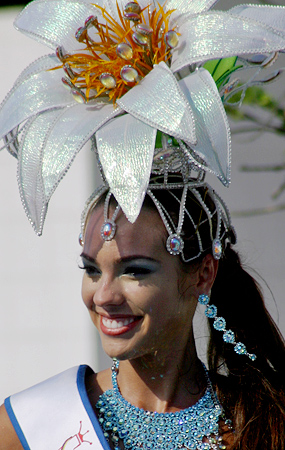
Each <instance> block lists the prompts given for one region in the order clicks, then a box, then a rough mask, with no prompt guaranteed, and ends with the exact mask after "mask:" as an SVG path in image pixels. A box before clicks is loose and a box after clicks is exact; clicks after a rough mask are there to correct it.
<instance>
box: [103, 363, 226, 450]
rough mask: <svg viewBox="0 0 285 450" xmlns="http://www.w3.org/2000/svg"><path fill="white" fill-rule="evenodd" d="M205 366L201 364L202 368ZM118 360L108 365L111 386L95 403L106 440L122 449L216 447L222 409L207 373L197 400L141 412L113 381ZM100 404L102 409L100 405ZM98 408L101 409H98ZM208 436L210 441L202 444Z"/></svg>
mask: <svg viewBox="0 0 285 450" xmlns="http://www.w3.org/2000/svg"><path fill="white" fill-rule="evenodd" d="M204 368H205V367H204ZM117 372H118V361H115V362H114V364H113V367H112V383H113V389H110V390H108V391H106V392H104V393H103V394H102V395H101V396H100V397H99V400H98V402H97V404H96V408H97V409H98V410H99V423H100V424H103V425H102V427H103V429H104V430H106V429H108V433H106V431H105V432H104V436H105V437H106V438H107V441H111V442H113V443H114V444H115V445H114V447H115V448H117V447H120V445H119V441H120V440H121V441H122V443H123V446H124V448H125V449H141V450H181V449H185V450H186V449H187V450H197V449H200V450H202V449H203V450H213V449H217V448H218V445H219V442H220V438H219V421H220V418H221V416H222V417H223V420H225V418H224V413H223V409H222V407H221V405H220V403H219V401H218V398H217V395H216V393H215V392H214V390H213V387H212V384H211V381H210V379H209V376H208V372H207V371H206V368H205V374H206V378H207V389H206V392H205V394H204V395H203V397H202V398H200V400H198V402H197V403H195V404H194V405H193V406H190V407H189V408H187V409H185V410H182V411H179V412H174V413H157V412H151V411H145V410H143V409H141V408H137V407H135V406H133V405H131V404H130V403H128V402H127V401H126V400H125V399H124V398H123V397H122V395H121V393H120V391H119V387H118V383H117ZM102 405H104V408H103V406H102ZM102 409H103V410H104V411H102ZM209 436H211V443H209V444H208V443H207V444H205V443H203V438H204V437H209Z"/></svg>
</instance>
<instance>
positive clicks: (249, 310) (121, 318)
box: [0, 188, 285, 450]
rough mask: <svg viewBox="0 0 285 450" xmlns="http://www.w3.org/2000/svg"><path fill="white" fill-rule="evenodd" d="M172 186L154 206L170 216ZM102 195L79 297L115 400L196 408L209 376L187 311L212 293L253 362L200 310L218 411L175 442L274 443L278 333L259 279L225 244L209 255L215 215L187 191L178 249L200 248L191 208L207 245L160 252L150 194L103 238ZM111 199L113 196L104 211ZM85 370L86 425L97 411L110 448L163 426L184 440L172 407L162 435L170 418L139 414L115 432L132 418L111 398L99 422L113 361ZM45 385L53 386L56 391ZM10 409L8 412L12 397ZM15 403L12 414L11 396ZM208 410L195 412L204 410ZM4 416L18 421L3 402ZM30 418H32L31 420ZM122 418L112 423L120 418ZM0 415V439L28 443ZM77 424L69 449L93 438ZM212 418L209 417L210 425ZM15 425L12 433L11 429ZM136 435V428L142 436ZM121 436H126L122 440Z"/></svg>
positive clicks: (279, 403) (279, 419) (152, 407)
mask: <svg viewBox="0 0 285 450" xmlns="http://www.w3.org/2000/svg"><path fill="white" fill-rule="evenodd" d="M173 193H174V194H175V195H178V189H176V190H175V189H174V190H172V191H161V192H159V194H160V195H156V198H159V201H160V204H161V205H168V211H169V212H171V213H172V218H173V220H176V221H177V219H178V215H179V208H178V205H177V201H176V200H174V201H173V197H172V194H173ZM201 193H203V199H204V201H205V203H206V205H207V206H208V207H209V208H211V210H212V212H213V213H214V209H215V206H214V205H213V203H212V199H211V196H210V195H209V194H207V192H206V191H205V189H204V188H203V189H201ZM104 197H106V195H105V196H103V197H101V198H99V201H98V199H96V201H95V202H94V201H92V203H91V205H90V206H89V212H88V214H87V224H86V230H85V233H84V247H83V252H82V268H83V269H84V271H85V273H84V277H83V284H82V297H83V300H84V303H85V305H86V307H87V308H88V310H89V312H90V316H91V318H92V321H93V323H94V324H95V326H96V327H97V329H98V331H99V333H100V337H101V340H102V344H103V347H104V350H105V352H106V353H107V354H108V355H109V356H110V357H112V358H116V359H117V360H119V361H120V364H119V366H118V365H116V368H115V369H114V370H113V374H116V373H117V383H118V386H119V390H120V393H121V394H122V396H123V398H124V399H125V400H126V401H127V402H129V403H130V404H131V405H134V407H136V408H142V409H143V410H145V411H156V412H157V413H162V414H161V415H160V419H161V420H162V419H165V418H166V417H168V419H170V415H169V413H171V412H177V411H181V410H185V409H187V408H189V407H190V408H191V407H193V408H194V409H193V410H191V409H190V411H189V412H188V415H189V414H190V416H191V415H192V416H193V415H194V416H195V414H194V413H195V408H196V406H197V404H199V403H197V402H199V400H200V399H201V398H203V396H204V395H205V390H206V389H208V390H209V384H208V383H209V381H208V380H207V376H208V375H206V372H205V369H204V368H203V366H202V364H201V362H200V361H199V359H198V357H197V353H196V347H195V341H194V337H193V327H192V319H193V315H194V312H195V309H196V307H197V303H198V299H200V301H201V296H202V297H203V296H204V297H205V295H210V293H211V302H210V304H211V305H213V304H215V305H217V306H218V313H219V315H220V316H225V317H226V318H227V327H228V328H230V329H232V330H234V331H235V338H236V340H242V341H243V342H246V346H247V348H248V349H250V351H254V352H255V354H256V359H254V360H251V359H250V358H248V356H247V355H245V354H238V353H236V352H235V351H233V347H232V345H231V344H230V343H227V342H225V341H223V339H222V338H221V332H220V331H218V330H216V329H215V328H214V327H213V319H212V318H209V325H210V328H211V340H210V344H209V353H208V363H209V367H210V368H211V371H210V379H211V382H212V383H213V387H214V389H215V392H216V394H213V402H214V403H213V404H212V405H210V406H211V411H212V414H213V411H215V407H214V405H217V406H216V407H217V408H218V413H217V415H216V416H215V417H214V419H213V418H212V421H210V424H211V427H212V430H213V432H212V433H209V430H207V433H209V435H208V437H207V436H206V437H203V438H202V439H199V438H198V437H197V440H196V441H195V440H193V444H192V445H193V446H192V447H191V445H190V442H192V441H191V436H190V434H188V433H187V432H186V429H187V428H183V430H184V431H183V433H182V431H181V430H182V427H180V428H179V430H180V434H178V435H179V436H181V435H182V438H181V439H182V441H181V443H182V444H183V445H184V447H183V446H182V448H195V449H196V448H205V449H206V448H221V449H222V448H223V449H238V448H242V449H244V448H251V449H267V450H268V449H283V448H284V442H285V440H284V436H285V430H284V424H285V420H284V419H285V410H284V407H285V398H284V379H285V378H284V372H285V367H284V361H285V360H284V351H285V348H284V341H283V340H282V338H281V336H280V335H279V333H278V330H277V328H276V327H275V325H274V323H273V321H272V319H271V318H270V316H269V314H268V313H267V311H266V309H265V307H264V303H263V300H262V296H261V294H260V291H259V289H258V287H257V286H256V284H255V282H254V280H253V279H252V278H251V277H250V276H249V275H248V274H247V273H246V272H245V271H244V270H243V268H242V267H241V265H240V263H239V259H238V256H237V255H236V253H235V252H234V250H233V249H232V248H231V245H230V243H228V244H227V247H226V249H225V254H224V256H223V257H222V258H221V260H220V261H218V260H217V259H215V258H214V256H213V255H212V252H211V239H210V232H209V229H210V228H211V227H216V226H217V223H216V220H215V215H213V220H212V221H209V220H207V214H206V212H205V210H203V209H202V208H201V205H200V204H198V202H197V200H196V201H195V198H193V194H192V193H191V192H190V191H189V193H188V197H187V201H186V215H185V222H184V226H183V232H182V235H183V240H184V243H185V247H184V254H183V257H184V258H185V257H187V258H190V257H191V256H192V257H193V255H195V253H196V254H197V239H196V237H195V235H193V225H192V226H191V223H190V219H189V217H188V214H187V212H188V211H191V217H192V219H193V220H194V222H196V221H199V223H200V225H199V228H198V230H199V232H200V235H201V238H202V242H203V246H204V248H205V251H204V252H203V254H202V255H201V256H200V257H199V258H196V259H195V260H194V262H193V261H192V262H191V263H185V262H183V261H182V258H181V256H178V255H171V254H170V253H169V252H168V251H167V249H166V241H167V238H168V233H167V231H166V228H165V225H164V223H163V222H162V220H161V218H160V215H159V213H158V212H157V210H156V207H155V206H154V204H153V202H152V200H150V199H149V198H148V197H147V198H146V200H145V203H144V206H143V208H142V211H141V213H140V215H139V217H138V219H137V220H136V222H135V223H134V224H131V223H130V222H129V221H128V220H127V219H126V217H125V216H124V214H123V213H122V211H120V212H119V213H118V215H117V218H116V233H115V236H114V237H113V239H111V240H104V239H103V238H102V236H101V229H102V226H104V224H105V218H104V204H106V199H105V198H104ZM116 206H117V204H116V202H115V201H114V200H112V201H111V205H110V208H109V209H110V215H112V214H113V212H114V210H115V208H116ZM190 208H191V209H190ZM223 226H224V224H223ZM213 231H215V229H214V230H213ZM230 231H231V230H230ZM196 232H197V230H196ZM194 234H195V230H194ZM223 235H224V238H223V245H224V243H225V241H226V240H229V239H232V240H233V236H232V235H231V236H230V235H229V233H223ZM198 250H199V249H198ZM113 376H114V375H113ZM84 377H85V380H84V382H85V386H86V394H87V395H88V399H89V402H90V405H91V407H92V410H93V411H94V412H95V414H96V417H97V419H96V418H95V416H94V413H93V416H92V414H91V413H89V414H90V416H91V418H92V421H93V426H95V428H96V427H97V428H96V430H97V429H98V426H99V425H98V422H97V421H98V419H99V423H100V424H101V425H102V429H103V431H104V433H105V436H102V435H100V432H99V433H98V434H99V439H101V442H100V444H101V446H102V447H103V448H109V447H108V445H109V446H110V448H140V446H142V444H143V443H144V444H145V443H146V444H148V445H149V447H147V446H146V447H142V448H160V447H159V445H158V442H160V441H159V440H158V441H157V439H158V438H157V436H159V435H160V434H162V436H163V437H162V438H161V445H164V446H165V445H169V447H166V448H181V447H175V446H174V445H177V443H176V442H175V440H174V437H173V436H176V434H175V433H176V426H175V424H174V423H173V421H174V418H173V417H172V418H171V424H170V426H171V429H172V434H171V435H167V434H166V433H165V434H166V436H165V435H163V433H161V429H162V430H165V429H166V426H167V421H166V422H165V423H163V426H160V428H159V426H158V425H157V423H156V422H155V424H154V419H153V417H152V416H150V417H151V421H150V423H148V422H147V423H144V422H143V421H142V419H141V418H139V417H137V416H136V420H137V422H134V424H132V427H135V429H136V427H138V429H137V431H136V433H134V434H132V433H131V432H132V428H128V427H127V423H126V422H125V423H124V429H125V433H126V435H125V436H124V434H123V429H120V432H121V434H119V432H114V426H115V425H114V423H115V422H116V420H118V421H120V419H121V420H122V419H123V418H124V414H126V413H127V415H128V420H130V417H131V415H132V414H133V413H134V411H132V410H129V411H124V412H122V411H121V412H120V411H118V408H116V407H114V411H113V415H112V420H113V424H112V427H111V429H110V430H109V429H108V426H107V425H106V423H107V422H108V417H109V416H108V415H105V413H104V411H103V412H102V404H104V402H105V404H106V399H104V398H102V397H100V396H101V395H102V393H105V392H106V391H108V390H111V389H112V375H111V369H107V370H105V371H103V372H99V373H98V374H94V373H92V371H91V370H90V369H88V370H86V372H84ZM207 386H208V387H207ZM52 393H53V395H54V396H56V395H58V394H57V392H52V391H51V392H50V394H52ZM45 395H46V394H45ZM216 395H217V397H216ZM29 396H30V402H32V401H33V397H32V396H31V394H29ZM28 398H29V397H28ZM204 398H205V397H204ZM26 399H27V397H26ZM100 400H101V402H103V403H102V404H100V403H99V401H100ZM41 401H43V399H41ZM200 401H201V400H200ZM98 405H99V406H98ZM121 406H122V405H121ZM6 407H7V403H6ZM18 408H19V407H18ZM85 408H87V407H86V403H85ZM219 408H220V409H219ZM87 409H88V408H87ZM7 410H8V412H9V411H10V410H9V407H8V408H7ZM15 411H16V414H17V405H16V408H15ZM206 411H207V410H206ZM206 411H205V410H203V417H205V415H206V414H207V412H206ZM264 411H266V414H264ZM200 412H201V411H200ZM31 414H32V413H31ZM41 414H42V411H41V410H37V412H36V415H37V416H38V415H39V416H41ZM9 415H10V418H11V419H12V421H13V423H14V426H15V421H14V420H13V414H12V415H11V411H10V412H9ZM32 416H33V415H30V416H29V420H30V421H32V419H33V417H32ZM143 419H144V420H145V419H146V417H143ZM40 420H42V417H41V418H40ZM180 420H182V419H181V418H180ZM191 420H194V422H195V424H194V426H195V428H198V430H199V426H200V430H199V431H200V432H202V433H203V432H205V431H206V429H205V424H203V423H200V422H201V420H200V422H199V421H197V418H196V419H191ZM191 420H189V419H188V423H190V425H189V426H190V430H191V432H192V431H193V423H192V422H191ZM197 423H198V424H199V426H197ZM119 424H120V422H119V423H117V428H120V425H119ZM1 425H2V430H3V432H2V434H1V435H2V436H3V437H2V438H1V441H2V444H1V446H2V447H0V448H3V449H5V450H9V449H18V448H19V449H22V448H30V447H25V445H24V446H23V447H22V445H21V444H20V442H19V438H18V437H17V436H16V433H15V431H14V428H13V427H12V425H11V423H9V419H8V416H7V412H6V411H5V410H4V407H3V406H2V411H1ZM84 425H85V428H84V429H82V433H75V434H74V435H70V436H69V437H67V439H66V442H65V444H64V441H62V444H63V445H62V447H59V448H76V446H75V443H76V442H78V445H82V446H83V444H84V445H85V446H86V447H87V446H88V443H89V445H90V443H92V444H93V439H92V437H91V433H90V431H91V430H90V429H88V431H89V433H88V434H86V435H85V434H84V432H85V433H87V428H86V424H85V423H84ZM151 425H152V426H153V427H154V429H155V433H156V437H155V438H154V436H153V435H152V434H150V435H147V430H149V429H150V427H151ZM168 425H169V424H168ZM215 425H218V432H217V430H215ZM20 426H21V425H20ZM33 426H35V424H34V425H33ZM191 427H192V428H191ZM16 430H17V427H16ZM17 432H18V435H19V436H21V433H19V430H18V431H17ZM24 432H25V429H24ZM97 432H98V431H97ZM55 434H56V430H55ZM198 434H199V433H198ZM76 436H77V437H76ZM130 436H131V437H130ZM132 436H133V437H132ZM140 436H143V437H144V438H143V440H141V441H140V440H139V439H140ZM185 436H186V437H187V440H186V437H185ZM209 436H210V437H209ZM28 437H29V432H28ZM117 438H118V439H117ZM126 438H129V439H131V441H130V445H129V446H127V442H128V441H126ZM22 439H23V437H22ZM106 439H107V441H106ZM154 439H155V440H154ZM172 439H173V440H174V442H173V440H172ZM23 442H25V440H22V444H23ZM107 442H108V444H107ZM134 443H135V445H134ZM202 443H203V444H204V446H203V445H202ZM207 443H208V447H207V446H206V444H207ZM71 444H72V445H73V447H71ZM26 445H27V444H26ZM68 445H70V447H69V446H68ZM171 445H173V447H172V446H171ZM187 445H188V446H187ZM194 445H195V447H194ZM197 445H200V446H199V447H198V446H197ZM210 445H211V446H210ZM102 447H98V448H102ZM43 448H49V447H44V446H43ZM83 448H84V447H83ZM94 448H97V447H94Z"/></svg>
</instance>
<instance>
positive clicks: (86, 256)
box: [80, 252, 159, 264]
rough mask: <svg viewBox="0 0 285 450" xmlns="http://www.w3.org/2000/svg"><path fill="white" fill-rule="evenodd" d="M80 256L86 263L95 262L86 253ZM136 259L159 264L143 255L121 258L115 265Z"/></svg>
mask: <svg viewBox="0 0 285 450" xmlns="http://www.w3.org/2000/svg"><path fill="white" fill-rule="evenodd" d="M80 256H81V258H84V259H86V260H87V261H89V262H91V263H93V264H96V260H95V259H94V258H92V257H91V256H89V255H87V254H86V253H84V252H82V253H81V255H80ZM138 259H144V260H147V261H151V262H154V263H156V264H159V261H158V260H157V259H155V258H151V257H150V256H144V255H131V256H123V257H122V258H120V259H118V260H116V263H128V262H131V261H134V260H138Z"/></svg>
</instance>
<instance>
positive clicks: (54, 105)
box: [0, 0, 285, 234]
mask: <svg viewBox="0 0 285 450" xmlns="http://www.w3.org/2000/svg"><path fill="white" fill-rule="evenodd" d="M126 3H127V1H125V0H118V1H117V2H114V1H113V0H98V1H96V4H92V3H90V1H89V0H34V1H33V2H31V3H30V4H29V5H28V6H27V7H26V8H25V9H24V10H23V12H22V13H20V14H19V16H18V17H17V19H16V23H15V26H16V28H18V29H19V30H20V31H22V32H23V33H25V34H27V35H29V36H30V37H32V38H34V39H36V40H37V41H39V42H42V43H44V44H45V45H47V46H48V47H51V48H52V49H53V51H54V52H55V54H53V55H49V56H46V57H44V58H40V59H39V60H37V61H35V62H34V63H33V64H31V65H30V66H29V67H27V69H25V70H24V71H23V73H22V74H21V75H20V77H19V78H18V80H17V81H16V83H15V85H14V87H13V88H12V89H11V91H10V92H9V93H8V95H7V97H6V98H5V100H4V101H3V103H2V105H1V107H0V138H3V139H4V146H6V147H7V148H8V150H9V151H10V152H11V153H12V154H13V155H14V156H16V157H17V158H18V177H19V186H20V194H21V198H22V202H23V205H24V208H25V211H26V213H27V215H28V217H29V220H30V221H31V223H32V224H33V226H34V228H35V230H36V232H37V233H38V234H41V232H42V227H43V223H44V219H45V215H46V211H47V207H48V202H49V200H50V198H51V195H52V194H53V192H54V190H55V189H56V187H57V185H58V183H59V182H60V181H61V179H62V177H63V176H64V174H65V173H66V172H67V171H68V169H69V167H70V166H71V164H72V162H73V160H74V158H75V156H76V154H77V153H78V152H79V151H80V149H81V148H82V147H83V145H84V144H85V143H86V142H87V141H88V140H90V139H92V142H93V144H94V145H93V147H94V150H95V153H96V155H97V157H98V164H99V165H100V168H101V169H102V170H103V178H104V182H105V183H106V185H108V188H109V189H110V191H111V193H112V194H113V195H114V196H115V198H116V199H117V201H118V203H119V204H120V206H121V207H122V209H123V211H124V213H125V215H126V216H127V218H128V219H129V220H130V221H131V222H133V221H135V220H136V218H137V216H138V214H139V212H140V209H141V206H142V203H143V200H144V196H145V194H146V191H147V189H148V185H149V179H150V174H151V172H152V171H155V173H156V174H157V173H159V174H164V180H165V183H166V180H167V177H168V172H169V173H173V172H174V173H175V174H179V176H180V179H181V180H182V181H183V183H184V185H187V183H190V182H191V179H192V175H191V174H192V172H193V170H194V171H196V175H197V171H198V179H199V180H201V179H202V178H203V176H204V173H205V172H207V171H209V172H212V173H213V174H215V175H216V176H217V177H218V178H219V179H220V181H221V182H222V183H223V184H224V185H226V186H227V185H228V184H229V182H230V149H231V144H230V130H229V125H228V121H227V117H226V113H225V110H224V106H223V102H224V103H225V102H226V103H227V101H228V99H229V97H230V95H231V92H235V89H236V90H242V97H243V95H244V92H245V91H246V88H247V87H248V86H251V85H254V83H259V84H260V82H261V81H260V79H259V78H258V74H259V73H260V72H261V71H262V70H263V63H262V61H266V64H265V63H264V66H268V62H267V59H266V58H267V56H268V54H271V53H272V52H278V51H284V50H285V25H284V22H285V7H271V6H255V5H239V6H236V7H234V8H232V9H231V10H229V11H228V12H224V11H223V12H222V11H217V10H215V11H209V10H210V9H212V8H213V6H214V5H215V4H216V3H217V0H192V1H188V2H187V1H184V0H166V2H165V3H164V4H163V5H162V6H160V5H159V4H158V2H157V1H156V0H153V1H150V2H149V1H148V0H138V3H137V4H134V3H133V2H131V3H129V4H128V5H127V6H126ZM256 53H258V54H260V53H262V54H265V56H264V59H262V58H261V62H260V65H259V66H258V67H257V66H256V64H255V65H253V64H252V66H251V62H250V59H247V55H248V54H253V55H254V54H256ZM239 56H241V58H238V57H239ZM227 57H231V58H229V59H225V58H227ZM274 59H275V56H274V58H273V57H272V61H273V60H274ZM215 60H217V61H215ZM203 66H205V68H206V69H207V70H206V69H205V68H203ZM243 67H247V68H249V69H251V68H252V67H255V68H254V70H255V71H256V73H254V74H251V77H250V81H249V82H248V83H247V82H245V83H244V85H242V86H237V84H236V83H237V82H236V81H235V82H234V83H232V78H231V77H232V75H233V74H234V73H235V72H236V71H237V70H239V71H240V70H241V69H242V68H243ZM256 67H257V69H256ZM280 73H281V71H280ZM276 77H277V75H276V74H274V76H273V78H276ZM271 78H272V77H271ZM269 79H270V77H269ZM233 86H234V87H235V88H233ZM66 87H67V88H68V90H66ZM77 102H80V103H77ZM201 174H202V175H201Z"/></svg>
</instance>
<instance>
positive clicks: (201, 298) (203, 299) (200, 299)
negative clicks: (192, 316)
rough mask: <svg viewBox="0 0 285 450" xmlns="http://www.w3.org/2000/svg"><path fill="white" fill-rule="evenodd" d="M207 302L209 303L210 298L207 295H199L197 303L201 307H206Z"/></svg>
mask: <svg viewBox="0 0 285 450" xmlns="http://www.w3.org/2000/svg"><path fill="white" fill-rule="evenodd" d="M209 301H210V297H209V296H208V295H206V294H201V295H199V297H198V302H199V303H200V304H201V305H208V303H209Z"/></svg>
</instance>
